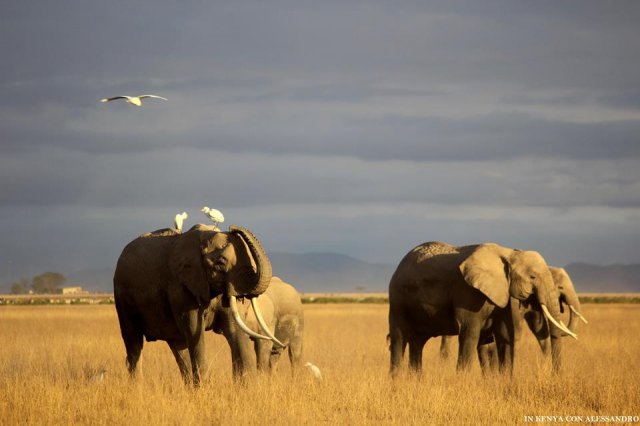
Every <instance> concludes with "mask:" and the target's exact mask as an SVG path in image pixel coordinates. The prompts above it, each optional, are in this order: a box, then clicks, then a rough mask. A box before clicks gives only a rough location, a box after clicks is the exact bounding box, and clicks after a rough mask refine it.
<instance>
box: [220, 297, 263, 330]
mask: <svg viewBox="0 0 640 426" xmlns="http://www.w3.org/2000/svg"><path fill="white" fill-rule="evenodd" d="M229 300H230V305H231V313H232V314H233V319H234V320H236V322H237V323H238V326H239V327H240V329H241V330H242V331H244V332H245V333H247V334H248V335H249V336H251V337H255V338H256V339H264V340H271V338H270V337H267V336H263V335H262V334H258V333H256V332H254V331H253V330H251V329H250V328H249V327H247V325H246V324H245V323H244V322H242V318H240V314H239V313H238V304H237V303H236V297H235V296H231V295H229Z"/></svg>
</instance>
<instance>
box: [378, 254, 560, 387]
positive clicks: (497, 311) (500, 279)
mask: <svg viewBox="0 0 640 426" xmlns="http://www.w3.org/2000/svg"><path fill="white" fill-rule="evenodd" d="M512 298H514V299H517V300H519V301H523V302H527V303H529V304H531V306H538V307H540V309H546V310H547V313H548V314H549V316H550V317H552V318H559V317H560V305H559V303H558V299H559V295H558V292H557V289H556V287H555V285H554V282H553V278H552V276H551V272H550V271H549V268H548V266H547V264H546V262H545V260H544V259H543V257H542V256H541V255H540V254H539V253H537V252H535V251H523V250H516V249H511V248H507V247H503V246H500V245H497V244H493V243H487V244H478V245H469V246H462V247H455V246H452V245H449V244H446V243H441V242H428V243H424V244H421V245H419V246H417V247H416V248H414V249H413V250H411V251H410V252H409V253H408V254H407V255H406V256H405V257H404V258H403V259H402V261H401V262H400V264H399V265H398V267H397V269H396V271H395V273H394V274H393V276H392V278H391V281H390V284H389V305H390V306H389V335H390V336H389V337H390V351H391V374H392V375H395V374H397V372H398V370H399V367H400V365H401V362H402V358H403V355H404V350H405V348H406V346H407V344H408V345H409V366H410V368H411V370H412V371H414V372H419V371H421V369H422V351H423V347H424V345H425V343H426V342H427V340H428V339H429V338H431V337H436V336H446V335H450V336H451V335H458V336H459V342H460V345H459V351H458V361H457V368H458V370H464V369H467V368H468V367H469V365H470V363H471V362H472V360H473V359H474V357H475V354H476V348H477V347H478V345H479V343H481V342H484V341H489V340H491V339H494V340H495V342H496V347H497V351H498V360H499V367H500V371H502V372H507V373H509V374H510V373H511V372H512V371H513V357H514V325H513V319H512V311H511V306H510V303H511V300H512ZM556 323H557V324H558V325H559V326H560V327H565V328H564V330H566V326H564V325H563V324H561V323H559V322H557V321H556ZM566 331H568V330H566ZM549 333H550V337H551V341H552V351H553V352H554V359H556V360H558V364H557V365H555V368H559V367H560V365H559V360H560V352H561V345H560V338H561V336H562V331H561V329H560V328H558V327H551V329H550V330H549Z"/></svg>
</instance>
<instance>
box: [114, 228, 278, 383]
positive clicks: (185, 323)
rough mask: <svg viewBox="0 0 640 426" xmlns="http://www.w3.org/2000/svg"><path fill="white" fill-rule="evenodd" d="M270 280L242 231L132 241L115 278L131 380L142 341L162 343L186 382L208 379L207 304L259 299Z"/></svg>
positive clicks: (261, 255)
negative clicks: (159, 341) (168, 350)
mask: <svg viewBox="0 0 640 426" xmlns="http://www.w3.org/2000/svg"><path fill="white" fill-rule="evenodd" d="M270 280H271V264H270V262H269V259H268V258H267V256H266V254H265V252H264V250H263V249H262V247H261V246H260V243H259V242H258V241H257V239H256V238H255V237H254V236H253V234H251V232H250V231H248V230H247V229H245V228H240V227H234V226H232V227H230V231H229V232H217V231H216V230H215V229H214V228H213V227H211V226H206V225H196V226H194V227H193V228H191V229H190V230H189V231H187V232H185V233H182V234H180V233H178V232H177V231H176V230H173V229H162V230H159V231H155V232H151V233H147V234H144V235H142V236H140V237H139V238H137V239H135V240H133V241H132V242H131V243H129V244H128V245H127V246H126V247H125V248H124V250H123V251H122V254H121V255H120V258H119V259H118V264H117V267H116V271H115V275H114V279H113V282H114V297H115V304H116V310H117V312H118V320H119V322H120V331H121V334H122V338H123V340H124V344H125V348H126V351H127V366H128V369H129V373H130V374H131V375H132V376H134V375H135V373H136V368H137V364H138V360H139V358H140V353H141V351H142V346H143V340H144V339H146V340H147V341H154V340H164V341H166V342H167V343H168V344H169V347H170V348H171V351H172V352H173V355H174V357H175V359H176V362H177V363H178V367H179V368H180V373H181V374H182V377H183V379H184V381H185V382H190V381H193V384H194V385H196V386H197V385H198V384H199V383H200V381H201V378H202V377H203V376H204V375H205V374H206V371H205V369H206V366H207V363H206V362H205V359H204V354H205V344H204V331H205V330H207V329H211V328H212V324H213V315H212V313H211V309H212V308H211V300H212V299H215V298H216V297H218V296H224V298H227V299H226V300H228V297H229V296H247V297H254V296H258V295H259V294H262V293H263V292H264V291H265V290H266V288H267V286H268V285H269V282H270ZM224 298H223V297H220V298H219V299H220V301H221V303H222V302H224Z"/></svg>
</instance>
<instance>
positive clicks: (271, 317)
mask: <svg viewBox="0 0 640 426" xmlns="http://www.w3.org/2000/svg"><path fill="white" fill-rule="evenodd" d="M257 300H258V304H259V306H260V311H261V312H262V316H263V318H264V320H265V322H266V324H267V326H268V327H269V329H270V330H271V331H272V332H273V334H274V335H275V337H276V338H277V339H278V340H279V341H280V342H282V343H283V344H284V345H285V346H286V349H285V348H282V347H280V346H278V345H277V344H275V343H273V342H272V341H271V340H264V339H254V338H252V337H249V336H248V335H247V334H246V333H244V332H243V331H242V330H240V329H239V327H238V326H237V324H236V322H235V320H234V319H233V316H232V314H231V312H230V309H229V308H224V307H223V306H222V305H221V304H217V305H216V307H215V309H214V311H213V312H214V315H215V319H214V326H213V331H215V332H216V333H219V334H223V335H224V336H225V338H226V339H227V342H228V343H229V347H230V348H231V359H232V368H233V377H234V378H235V379H238V378H241V377H244V376H245V375H246V374H248V373H249V372H252V371H253V370H255V369H256V366H257V369H258V371H265V372H271V371H273V370H275V369H276V367H277V364H278V360H279V359H280V355H281V354H282V352H283V351H284V350H287V351H288V354H289V361H290V362H291V367H292V371H293V372H295V371H296V370H297V369H298V368H299V367H300V365H301V363H302V339H303V332H304V316H303V313H302V301H301V299H300V294H299V293H298V291H297V290H296V289H295V288H294V287H293V286H292V285H290V284H287V283H285V282H283V281H282V280H281V279H280V278H278V277H273V278H272V279H271V284H270V285H269V287H268V288H267V290H266V291H265V292H264V293H263V294H261V295H260V296H259V297H258V299H257ZM241 305H242V306H241V307H240V309H239V310H240V312H241V316H242V318H243V320H244V323H245V324H246V325H247V326H248V327H249V328H250V329H252V330H253V331H255V332H256V333H259V334H264V332H263V331H262V329H261V328H260V326H259V325H258V321H257V320H256V317H255V314H254V312H253V309H251V308H250V303H249V302H248V301H246V300H245V301H243V302H242V304H241ZM252 351H255V358H254V356H253V355H252V353H251V352H252Z"/></svg>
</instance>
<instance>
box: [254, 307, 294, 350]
mask: <svg viewBox="0 0 640 426" xmlns="http://www.w3.org/2000/svg"><path fill="white" fill-rule="evenodd" d="M257 300H258V298H257V297H253V298H251V306H252V307H253V312H255V314H256V319H257V320H258V324H260V328H262V330H263V331H264V334H266V335H267V336H269V338H270V339H271V340H273V343H275V344H276V345H278V346H280V347H281V348H286V347H287V346H286V345H284V344H283V343H282V342H281V341H280V340H278V339H277V338H276V336H274V335H273V333H271V331H269V327H267V323H265V322H264V318H263V317H262V312H260V308H259V307H258V302H257Z"/></svg>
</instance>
